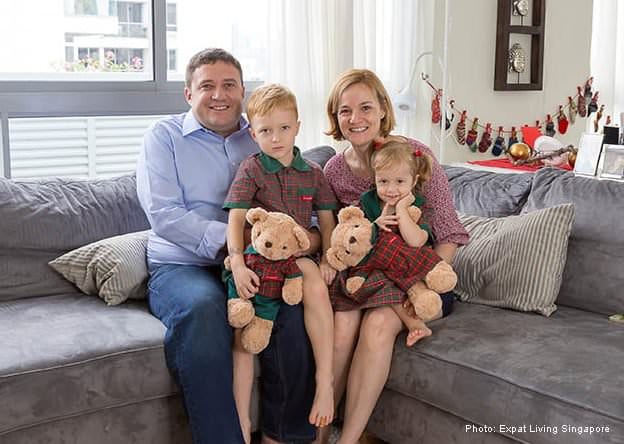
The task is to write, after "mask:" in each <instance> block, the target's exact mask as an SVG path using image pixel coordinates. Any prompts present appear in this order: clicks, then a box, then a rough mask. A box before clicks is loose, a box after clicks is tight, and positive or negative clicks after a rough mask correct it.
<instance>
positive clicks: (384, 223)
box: [375, 204, 399, 231]
mask: <svg viewBox="0 0 624 444" xmlns="http://www.w3.org/2000/svg"><path fill="white" fill-rule="evenodd" d="M389 213H390V205H388V204H385V205H384V207H383V210H381V216H379V217H378V218H377V219H376V220H375V223H376V224H377V226H378V227H379V228H381V229H382V230H384V231H392V230H391V229H390V226H391V225H398V224H399V216H397V215H396V214H389Z"/></svg>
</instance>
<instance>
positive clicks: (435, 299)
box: [407, 287, 442, 322]
mask: <svg viewBox="0 0 624 444" xmlns="http://www.w3.org/2000/svg"><path fill="white" fill-rule="evenodd" d="M407 297H408V298H409V300H410V302H411V303H412V305H413V306H414V312H415V313H416V316H418V317H419V318H420V319H422V320H423V321H425V322H427V321H430V320H432V319H434V318H436V317H437V316H438V314H439V313H440V310H442V299H440V295H439V294H438V293H436V292H435V291H431V290H426V289H416V287H412V288H410V289H409V290H407Z"/></svg>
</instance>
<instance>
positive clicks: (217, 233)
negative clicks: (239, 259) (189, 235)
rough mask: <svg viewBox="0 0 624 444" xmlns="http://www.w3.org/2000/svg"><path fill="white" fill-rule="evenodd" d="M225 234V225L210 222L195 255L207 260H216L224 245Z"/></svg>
mask: <svg viewBox="0 0 624 444" xmlns="http://www.w3.org/2000/svg"><path fill="white" fill-rule="evenodd" d="M226 232H227V224H226V223H223V222H217V221H213V222H211V223H210V224H209V225H208V228H207V229H206V231H205V232H204V237H203V238H202V240H201V242H200V244H199V246H198V247H197V255H198V256H201V257H205V258H208V259H218V258H217V256H218V254H219V252H220V250H221V249H222V248H223V246H224V245H225V236H226Z"/></svg>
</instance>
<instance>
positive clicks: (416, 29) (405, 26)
mask: <svg viewBox="0 0 624 444" xmlns="http://www.w3.org/2000/svg"><path fill="white" fill-rule="evenodd" d="M433 8H434V2H433V1H432V0H269V14H268V15H269V20H268V24H267V26H268V30H269V42H268V54H269V68H268V76H267V80H268V81H270V82H278V83H283V84H285V85H287V86H288V87H289V88H291V89H292V90H293V92H294V93H295V95H296V96H297V101H298V105H299V114H300V120H301V131H300V133H299V137H298V138H297V144H298V145H299V146H300V147H301V148H302V149H306V148H309V147H312V146H315V145H318V144H319V143H327V144H333V145H334V146H336V144H335V143H333V141H332V140H331V139H330V138H329V137H327V136H325V135H323V132H324V131H325V130H326V129H327V127H328V124H327V117H326V115H325V105H326V101H327V96H328V94H329V89H330V88H331V86H332V84H333V82H334V80H335V79H336V78H337V76H338V75H339V74H340V73H341V72H343V71H344V70H346V69H349V68H353V67H358V68H369V69H372V70H373V71H375V72H376V73H377V74H378V75H379V77H380V78H381V79H382V81H383V82H384V85H385V86H386V88H387V89H388V92H389V93H390V94H391V95H392V94H396V93H398V92H399V91H400V90H401V89H402V88H403V87H405V85H406V84H407V82H408V79H409V77H410V73H411V71H412V65H413V61H414V60H416V57H418V55H419V54H420V53H421V52H422V51H424V50H431V48H432V39H433ZM430 59H431V58H430V57H425V58H422V59H421V61H420V63H419V66H418V67H417V68H418V75H417V78H416V79H415V80H414V81H413V82H412V89H413V91H414V92H415V93H416V94H420V95H421V97H419V102H418V106H419V109H418V111H417V112H416V113H413V114H410V115H407V116H404V117H401V118H400V119H399V122H398V123H399V125H398V126H397V128H396V130H395V133H397V134H404V135H407V136H411V137H416V138H418V139H420V140H423V141H424V142H428V140H427V137H428V135H429V125H428V122H429V117H430V116H429V102H430V97H431V96H430V94H429V92H428V91H426V90H425V88H424V87H423V82H422V81H420V80H419V79H420V77H419V75H420V74H419V73H420V71H421V70H427V69H426V67H427V65H430V64H431V60H430ZM339 148H340V146H339Z"/></svg>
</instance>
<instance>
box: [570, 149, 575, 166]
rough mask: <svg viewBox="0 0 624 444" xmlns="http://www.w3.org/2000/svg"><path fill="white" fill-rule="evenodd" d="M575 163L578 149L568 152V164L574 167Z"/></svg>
mask: <svg viewBox="0 0 624 444" xmlns="http://www.w3.org/2000/svg"><path fill="white" fill-rule="evenodd" d="M575 163H576V151H570V152H569V153H568V165H570V166H571V167H572V168H574V164H575Z"/></svg>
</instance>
